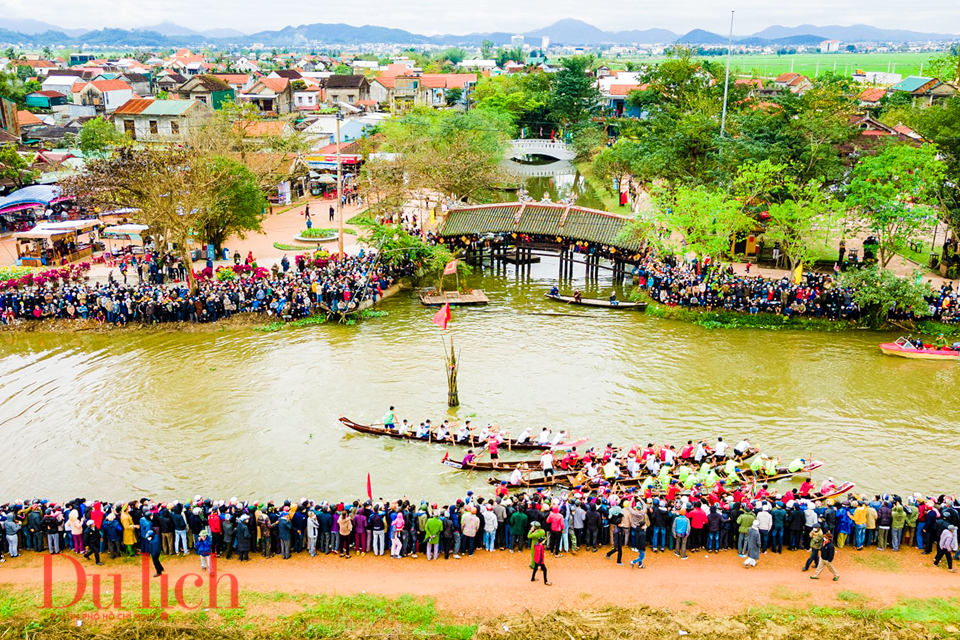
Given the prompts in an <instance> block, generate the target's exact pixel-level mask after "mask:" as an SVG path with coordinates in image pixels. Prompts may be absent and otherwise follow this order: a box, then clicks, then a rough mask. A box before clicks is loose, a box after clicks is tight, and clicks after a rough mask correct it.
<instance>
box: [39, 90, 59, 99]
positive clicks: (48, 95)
mask: <svg viewBox="0 0 960 640" xmlns="http://www.w3.org/2000/svg"><path fill="white" fill-rule="evenodd" d="M30 95H32V96H43V97H44V98H66V96H65V95H63V94H62V93H60V92H59V91H49V90H46V91H34V92H33V93H31V94H30Z"/></svg>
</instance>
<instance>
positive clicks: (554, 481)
mask: <svg viewBox="0 0 960 640" xmlns="http://www.w3.org/2000/svg"><path fill="white" fill-rule="evenodd" d="M576 473H577V472H576V471H568V472H567V473H558V474H556V475H552V476H545V477H538V478H530V479H529V480H526V481H525V482H523V483H522V484H510V483H509V481H507V480H505V479H503V478H487V484H490V485H498V484H500V483H502V482H506V483H507V487H508V488H509V489H512V490H520V489H537V488H540V487H553V486H556V485H559V484H567V483H566V482H565V481H566V480H569V478H570V476H574V475H576Z"/></svg>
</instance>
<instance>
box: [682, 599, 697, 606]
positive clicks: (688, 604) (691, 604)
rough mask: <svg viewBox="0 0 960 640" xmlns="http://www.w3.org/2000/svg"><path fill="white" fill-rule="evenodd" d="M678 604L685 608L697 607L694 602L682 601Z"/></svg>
mask: <svg viewBox="0 0 960 640" xmlns="http://www.w3.org/2000/svg"><path fill="white" fill-rule="evenodd" d="M680 604H682V605H683V606H685V607H695V606H697V603H696V602H695V601H693V600H684V601H683V602H681V603H680Z"/></svg>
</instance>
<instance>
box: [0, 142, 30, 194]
mask: <svg viewBox="0 0 960 640" xmlns="http://www.w3.org/2000/svg"><path fill="white" fill-rule="evenodd" d="M36 178H37V172H35V171H31V170H30V163H29V162H27V159H26V158H24V157H23V156H21V155H20V154H19V153H17V147H16V146H15V145H12V144H5V145H2V146H0V179H3V180H12V181H13V183H14V185H16V187H17V188H18V189H19V188H21V187H25V186H27V185H28V184H30V183H31V182H33V181H34V180H36Z"/></svg>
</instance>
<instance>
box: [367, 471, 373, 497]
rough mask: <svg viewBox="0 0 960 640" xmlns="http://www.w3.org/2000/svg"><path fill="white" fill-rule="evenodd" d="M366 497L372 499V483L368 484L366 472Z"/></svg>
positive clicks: (368, 475) (368, 479)
mask: <svg viewBox="0 0 960 640" xmlns="http://www.w3.org/2000/svg"><path fill="white" fill-rule="evenodd" d="M367 497H368V498H370V499H371V500H373V485H371V484H370V474H369V473H368V474H367Z"/></svg>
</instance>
